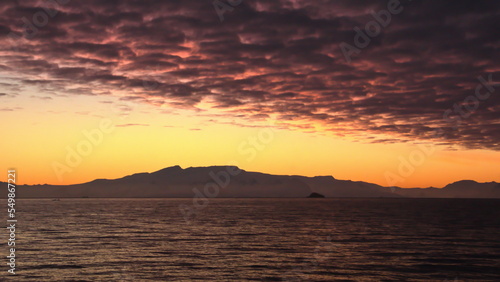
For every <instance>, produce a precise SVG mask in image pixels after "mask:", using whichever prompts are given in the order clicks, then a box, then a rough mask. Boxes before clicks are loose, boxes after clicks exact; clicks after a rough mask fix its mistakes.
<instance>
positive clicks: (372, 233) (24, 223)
mask: <svg viewBox="0 0 500 282" xmlns="http://www.w3.org/2000/svg"><path fill="white" fill-rule="evenodd" d="M2 203H4V204H5V205H6V201H4V200H2ZM205 204H206V206H204V207H202V208H199V209H198V210H197V211H196V216H193V217H190V218H189V221H186V218H185V217H183V216H182V214H181V212H180V210H179V206H182V205H185V206H193V202H192V199H61V200H60V201H53V200H51V199H18V200H17V202H16V212H17V213H16V216H17V220H18V222H17V224H16V275H10V274H8V273H7V267H6V262H7V259H6V258H5V255H4V256H3V257H4V262H3V263H2V265H3V267H2V269H3V270H2V271H3V273H2V274H1V275H0V280H2V281H207V280H208V281H335V280H340V281H500V200H487V199H382V198H376V199H359V198H344V199H342V198H335V199H297V198H294V199H269V198H266V199H210V200H208V202H206V203H205ZM5 234H7V232H5ZM2 238H3V239H2V242H0V243H1V244H0V248H1V249H2V254H7V252H8V250H9V248H10V247H8V246H7V236H2Z"/></svg>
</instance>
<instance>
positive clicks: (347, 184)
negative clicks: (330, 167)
mask: <svg viewBox="0 0 500 282" xmlns="http://www.w3.org/2000/svg"><path fill="white" fill-rule="evenodd" d="M0 185H2V186H5V187H6V186H7V184H6V183H0ZM16 190H17V191H16V194H17V197H18V198H191V197H207V198H213V197H220V198H264V197H265V198H276V197H278V198H287V197H288V198H307V197H310V198H317V197H320V196H323V197H327V198H331V197H364V198H401V197H406V198H500V183H497V182H487V183H478V182H476V181H472V180H462V181H458V182H455V183H451V184H448V185H446V186H445V187H443V188H400V187H384V186H380V185H377V184H373V183H367V182H362V181H350V180H338V179H335V178H333V177H332V176H315V177H306V176H299V175H272V174H265V173H260V172H249V171H245V170H242V169H239V168H238V167H235V166H210V167H189V168H186V169H183V168H181V167H180V166H173V167H168V168H165V169H162V170H159V171H156V172H152V173H137V174H133V175H129V176H125V177H122V178H118V179H112V180H110V179H96V180H94V181H91V182H87V183H82V184H75V185H18V186H17V189H16ZM1 191H2V192H1V194H0V197H1V198H6V197H7V189H1Z"/></svg>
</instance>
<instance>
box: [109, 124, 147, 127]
mask: <svg viewBox="0 0 500 282" xmlns="http://www.w3.org/2000/svg"><path fill="white" fill-rule="evenodd" d="M130 126H149V124H139V123H126V124H117V125H116V127H130Z"/></svg>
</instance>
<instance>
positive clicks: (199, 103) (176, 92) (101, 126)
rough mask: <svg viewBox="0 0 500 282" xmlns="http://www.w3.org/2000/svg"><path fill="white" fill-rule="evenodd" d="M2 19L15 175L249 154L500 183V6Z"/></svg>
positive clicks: (273, 8)
mask: <svg viewBox="0 0 500 282" xmlns="http://www.w3.org/2000/svg"><path fill="white" fill-rule="evenodd" d="M237 2H241V3H239V4H238V3H237ZM220 3H222V4H220ZM228 3H233V4H234V7H233V6H232V5H230V4H228ZM214 4H215V5H214ZM391 5H392V6H391ZM389 6H390V7H391V8H389ZM217 9H219V10H217ZM221 9H222V10H221ZM390 9H392V10H393V12H394V13H392V12H390ZM221 11H223V13H222V12H221ZM395 11H397V12H395ZM0 14H1V17H0V120H1V123H0V130H1V132H2V134H1V135H2V140H1V143H0V144H1V146H0V156H1V158H0V169H2V170H3V171H4V172H5V173H0V175H1V177H0V180H1V181H6V179H7V169H9V168H15V169H16V170H17V174H18V183H19V184H21V183H25V184H43V183H49V184H74V183H82V182H87V181H91V180H93V179H96V178H118V177H122V176H125V175H128V174H132V173H137V172H152V171H156V170H159V169H162V168H164V167H168V166H173V165H180V166H182V167H184V168H186V167H190V166H210V165H225V164H235V165H238V166H239V167H240V168H242V169H244V170H248V171H259V172H266V173H272V174H298V175H306V176H315V175H332V176H333V177H335V178H337V179H349V180H356V181H367V182H372V183H377V184H380V185H384V186H390V185H396V186H400V187H429V186H434V187H442V186H444V185H446V184H448V183H450V182H454V181H458V180H462V179H472V180H476V181H479V182H488V181H497V182H500V90H499V89H500V83H499V82H500V66H499V62H500V52H499V51H500V50H499V49H500V37H499V35H498V34H499V30H500V2H498V1H418V0H414V1H408V0H405V1H403V0H401V2H398V1H395V0H391V1H352V0H344V1H327V0H317V1H311V0H279V1H278V0H276V1H274V0H271V1H270V0H248V1H247V0H243V1H229V2H228V1H226V0H221V1H215V2H214V1H208V0H207V1H201V0H182V1H177V0H176V1H153V0H151V1H147V0H123V1H120V0H116V1H97V0H95V1H94V0H87V1H83V0H82V1H79V0H71V1H68V0H53V1H32V0H26V1H24V0H23V1H15V0H3V1H2V2H1V3H0ZM387 15H389V17H390V18H387V17H386V16H387ZM377 17H378V20H379V22H377V19H376V18H377ZM370 22H371V23H372V24H369V23H370ZM367 24H368V25H367ZM367 26H369V27H370V26H371V29H370V28H369V29H368V31H367V30H366V27H367ZM377 27H378V29H377ZM360 32H361V33H363V36H361V37H360V35H359V34H360ZM367 33H368V34H370V33H371V34H372V35H373V36H368V35H366V34H367ZM362 37H364V39H365V40H364V41H363V38H362ZM366 39H368V40H366ZM360 41H363V42H362V43H365V44H361V45H363V46H362V47H360V46H361V45H360V44H356V42H358V43H360ZM364 45H366V46H364ZM346 46H350V47H346ZM345 48H350V49H349V50H350V51H351V52H350V53H346V51H345V50H346V49H345ZM353 50H355V51H353Z"/></svg>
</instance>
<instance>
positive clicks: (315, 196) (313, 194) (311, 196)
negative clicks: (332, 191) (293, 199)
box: [307, 192, 325, 198]
mask: <svg viewBox="0 0 500 282" xmlns="http://www.w3.org/2000/svg"><path fill="white" fill-rule="evenodd" d="M307 197H308V198H324V197H325V196H324V195H321V194H320V193H316V192H312V193H311V195H309V196H307Z"/></svg>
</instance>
